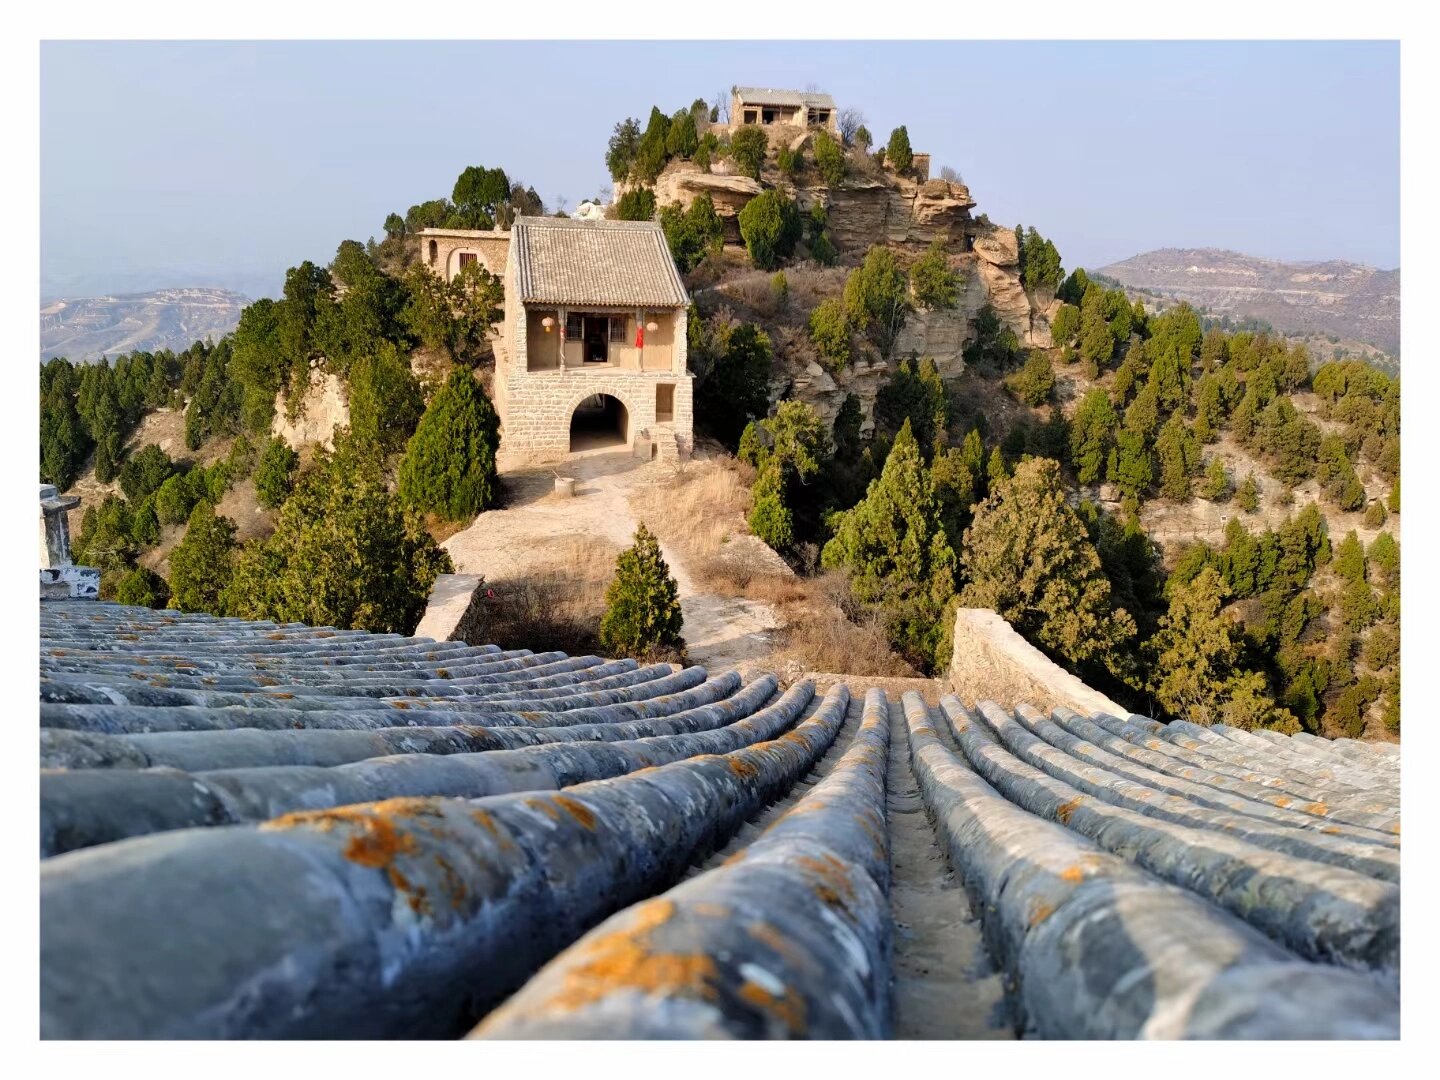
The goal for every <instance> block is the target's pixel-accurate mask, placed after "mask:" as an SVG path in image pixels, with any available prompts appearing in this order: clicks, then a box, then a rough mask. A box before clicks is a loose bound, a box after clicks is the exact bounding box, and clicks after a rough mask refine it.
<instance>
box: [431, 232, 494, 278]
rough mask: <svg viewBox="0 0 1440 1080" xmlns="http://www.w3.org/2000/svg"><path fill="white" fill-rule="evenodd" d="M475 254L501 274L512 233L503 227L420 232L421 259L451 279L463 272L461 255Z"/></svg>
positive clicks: (491, 268)
mask: <svg viewBox="0 0 1440 1080" xmlns="http://www.w3.org/2000/svg"><path fill="white" fill-rule="evenodd" d="M462 253H463V254H468V255H474V256H476V257H477V258H478V259H479V261H480V265H481V266H483V267H485V269H486V270H488V271H490V273H492V274H494V275H495V276H496V277H501V276H503V275H504V273H505V262H506V260H507V258H508V257H509V253H510V234H509V233H508V232H506V231H504V230H502V229H493V230H489V231H482V230H478V229H477V230H469V229H454V230H444V229H441V230H435V231H434V232H430V231H426V232H422V233H421V234H420V261H421V262H423V263H424V264H425V265H426V266H428V267H430V269H431V270H434V271H435V272H436V273H437V274H440V273H443V274H444V276H445V279H446V280H447V281H448V280H450V279H451V278H453V277H454V276H455V275H456V274H458V273H459V272H460V256H461V254H462Z"/></svg>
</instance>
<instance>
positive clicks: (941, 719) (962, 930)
mask: <svg viewBox="0 0 1440 1080" xmlns="http://www.w3.org/2000/svg"><path fill="white" fill-rule="evenodd" d="M39 651H40V764H41V774H40V818H41V837H40V844H41V855H42V862H41V868H40V968H41V978H40V1009H41V1033H42V1036H43V1037H46V1038H166V1039H175V1038H325V1037H331V1038H333V1037H342V1038H377V1037H386V1036H388V1037H401V1038H417V1037H427V1036H447V1035H448V1036H454V1035H459V1034H464V1033H466V1032H471V1033H472V1034H474V1035H475V1036H476V1037H479V1038H597V1037H606V1038H632V1039H633V1038H719V1037H727V1038H820V1039H838V1038H882V1037H886V1036H889V1035H891V1034H894V1033H895V1032H896V1030H897V1028H898V1030H899V1031H900V1033H901V1034H907V1033H908V1034H910V1035H915V1034H916V1032H917V1029H916V1028H915V1026H914V1025H916V1024H928V1025H931V1026H929V1027H925V1028H924V1029H923V1031H921V1032H920V1034H922V1035H923V1036H924V1037H931V1038H935V1037H944V1038H955V1037H959V1036H961V1035H964V1034H966V1033H969V1035H971V1036H972V1037H973V1036H982V1035H983V1036H985V1037H994V1036H995V1035H997V1034H1002V1035H1003V1034H1007V1033H1008V1034H1013V1033H1014V1031H1013V1030H1012V1029H1013V1028H1014V1027H1022V1026H1023V1028H1024V1030H1026V1031H1028V1032H1029V1033H1031V1034H1034V1035H1038V1036H1043V1037H1056V1038H1070V1039H1073V1038H1092V1039H1094V1038H1109V1039H1114V1038H1182V1037H1190V1038H1219V1037H1230V1038H1260V1039H1264V1038H1396V1037H1398V1030H1399V999H1398V991H1397V986H1398V957H1399V889H1398V881H1399V836H1398V831H1399V811H1398V805H1399V804H1398V778H1399V759H1398V754H1397V753H1395V752H1394V751H1393V750H1392V749H1384V748H1381V747H1377V746H1374V745H1372V744H1368V743H1358V742H1353V741H1350V740H1337V741H1336V742H1333V743H1330V742H1324V741H1322V740H1319V739H1315V738H1312V737H1309V736H1298V735H1297V736H1294V737H1286V736H1282V735H1277V734H1273V733H1249V732H1241V731H1234V730H1231V729H1228V728H1224V727H1218V726H1217V727H1215V728H1196V727H1194V726H1193V725H1188V724H1178V723H1177V724H1171V725H1169V726H1162V725H1160V724H1157V723H1155V722H1154V721H1151V720H1147V719H1145V718H1143V717H1134V716H1131V717H1128V718H1126V719H1119V718H1115V717H1112V716H1107V715H1103V714H1097V715H1095V716H1093V717H1090V718H1086V717H1082V716H1079V715H1076V714H1075V713H1072V712H1069V711H1067V710H1065V709H1056V710H1054V711H1053V712H1052V713H1051V714H1050V716H1049V717H1046V716H1043V715H1041V714H1039V713H1038V712H1035V711H1034V710H1030V709H1027V708H1026V707H1023V706H1022V707H1020V708H1017V709H1016V710H1014V711H1013V712H1011V711H1008V710H1004V709H1000V708H997V707H995V706H993V705H991V704H989V703H982V704H981V705H980V706H978V707H977V708H976V709H974V710H971V709H968V708H966V707H965V706H964V705H962V704H961V703H960V702H959V701H958V700H957V699H956V698H954V697H952V696H948V695H947V696H944V697H942V698H940V703H939V708H936V707H934V706H931V705H927V704H926V702H925V701H924V700H923V699H922V698H921V697H920V696H919V695H918V694H916V693H913V692H911V693H906V694H905V695H904V697H903V699H902V700H898V701H897V700H895V699H893V698H891V699H888V700H887V697H886V695H885V694H884V693H883V692H882V691H881V690H879V689H871V690H869V691H868V692H866V693H865V694H864V698H863V702H862V700H861V698H860V695H859V693H858V692H857V693H856V695H855V696H854V697H852V696H851V693H850V692H849V690H848V689H847V687H846V686H845V685H844V684H843V683H840V682H836V683H835V684H834V685H832V686H830V688H829V689H828V690H826V691H825V692H824V693H823V694H822V693H820V692H818V691H817V689H816V687H815V685H814V683H812V682H811V681H809V680H801V681H799V682H797V683H796V684H795V685H793V686H791V687H789V688H788V689H784V688H782V687H781V686H780V685H779V682H778V680H777V679H776V678H775V676H773V675H758V676H753V677H751V678H750V680H749V681H748V682H747V681H745V680H743V679H742V678H741V677H740V676H739V675H738V674H736V673H735V672H727V673H724V674H721V675H718V676H712V675H711V674H709V673H708V672H706V671H705V670H704V669H703V668H699V667H688V668H684V669H677V668H675V667H672V666H671V665H668V664H658V665H648V666H642V665H640V664H638V663H636V662H635V661H633V660H619V661H606V660H603V659H601V658H600V657H595V656H586V657H570V656H566V655H565V654H563V653H555V652H552V653H542V654H538V655H537V654H533V653H531V652H529V651H528V650H524V649H518V650H504V649H500V648H498V647H496V646H493V645H486V646H471V645H467V644H464V643H461V642H453V641H445V642H437V641H433V640H430V639H426V638H407V637H402V636H400V635H396V634H368V633H363V632H360V631H346V630H336V629H330V628H323V627H322V628H314V627H307V626H301V625H298V624H293V623H288V624H275V623H269V622H246V621H242V620H239V619H221V618H214V617H211V616H207V615H185V614H179V613H173V612H158V611H151V610H149V609H147V608H133V607H123V606H120V605H115V604H109V603H101V602H99V601H93V600H92V601H82V600H56V601H45V602H42V604H41V614H40V650H39ZM922 810H923V811H924V813H921V811H922ZM892 850H893V851H894V853H895V856H896V857H895V858H894V859H893V860H892V857H891V852H892ZM947 860H948V864H949V865H950V866H951V867H953V869H954V872H955V877H956V878H958V879H959V880H960V881H962V882H963V883H964V885H965V889H964V890H961V889H958V888H955V886H954V884H953V881H951V880H950V878H949V877H948V874H949V871H948V870H947ZM921 895H923V897H924V899H923V902H922V903H920V904H919V905H918V907H917V906H912V907H911V908H909V909H907V908H906V905H907V904H910V905H914V904H915V899H914V898H915V897H916V896H921ZM892 904H893V905H894V906H893V907H892ZM909 912H919V913H920V914H919V918H920V920H921V921H922V925H916V924H915V923H914V922H911V923H906V920H907V919H909V920H913V919H915V917H916V916H915V915H914V914H910V913H909ZM927 926H928V927H929V928H930V929H929V930H928V931H927V929H926V927H927ZM942 926H943V931H939V930H937V929H936V928H937V927H942ZM982 929H983V935H982V932H981V931H982ZM927 935H928V936H927ZM988 949H993V950H994V952H993V953H990V952H988V951H987V950H988ZM637 957H639V958H641V960H640V961H638V963H639V964H640V968H638V969H637V967H636V964H637V961H636V959H635V958H637ZM906 957H908V964H909V966H908V967H904V966H902V965H903V964H904V963H905V960H906ZM651 961H653V963H651ZM647 965H648V966H647ZM921 970H929V971H930V972H933V974H932V975H931V976H929V977H928V978H927V979H922V978H921V976H920V975H919V974H917V972H919V971H921ZM897 971H901V972H902V973H903V972H908V974H907V975H905V976H904V978H905V979H906V980H907V981H908V983H909V984H910V989H909V992H908V993H906V994H903V995H894V997H895V1000H894V1005H895V1008H894V1009H893V1010H892V982H893V981H894V979H895V976H896V972H897ZM916 980H920V985H918V986H917V985H914V983H915V981H916ZM1007 986H1008V987H1010V990H1008V991H1007V990H1005V989H1004V987H1007ZM947 994H954V995H956V996H955V998H954V999H953V1000H947V998H946V996H945V995H947ZM1007 995H1008V996H1007ZM917 1001H923V1002H924V1003H925V1007H924V1008H919V1009H916V1010H915V1012H914V1013H913V1014H907V1011H906V1010H907V1009H908V1008H909V1007H910V1004H909V1003H911V1002H917ZM907 1015H909V1017H910V1018H909V1019H908V1020H907ZM917 1017H919V1019H917ZM907 1023H908V1024H909V1025H911V1026H909V1027H907V1026H906V1025H907ZM477 1025H478V1026H477ZM937 1025H948V1026H937ZM967 1025H968V1026H967Z"/></svg>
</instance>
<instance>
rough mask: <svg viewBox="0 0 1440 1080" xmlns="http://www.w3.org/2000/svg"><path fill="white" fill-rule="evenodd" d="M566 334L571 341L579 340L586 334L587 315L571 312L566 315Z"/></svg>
mask: <svg viewBox="0 0 1440 1080" xmlns="http://www.w3.org/2000/svg"><path fill="white" fill-rule="evenodd" d="M565 336H566V337H567V338H569V339H570V340H571V341H579V340H580V339H581V338H583V337H584V336H585V316H584V315H579V314H576V313H575V312H573V311H572V312H570V313H569V314H568V315H566V316H565Z"/></svg>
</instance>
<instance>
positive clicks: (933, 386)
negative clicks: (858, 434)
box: [875, 356, 950, 448]
mask: <svg viewBox="0 0 1440 1080" xmlns="http://www.w3.org/2000/svg"><path fill="white" fill-rule="evenodd" d="M907 423H908V424H909V425H910V429H911V431H912V432H913V433H914V435H915V441H916V442H918V443H919V444H920V446H921V447H922V448H925V447H932V446H934V445H935V442H936V440H937V439H940V438H943V437H944V435H945V429H946V428H947V427H948V426H949V424H950V395H949V393H948V392H947V391H946V389H945V383H944V380H942V379H941V378H940V371H939V369H938V368H937V367H936V366H935V361H934V360H932V359H930V358H929V357H928V356H927V357H926V358H925V359H924V360H921V361H920V362H919V363H918V364H917V363H916V362H915V361H914V360H913V359H905V360H901V361H900V363H899V364H898V365H896V368H895V373H894V374H893V375H891V376H890V378H888V379H886V380H885V382H884V384H883V385H882V386H881V387H880V391H879V393H877V394H876V395H875V424H876V427H877V428H878V429H879V430H880V431H882V432H884V433H885V434H887V435H892V434H896V433H898V432H899V430H900V428H901V427H902V426H904V425H905V424H907Z"/></svg>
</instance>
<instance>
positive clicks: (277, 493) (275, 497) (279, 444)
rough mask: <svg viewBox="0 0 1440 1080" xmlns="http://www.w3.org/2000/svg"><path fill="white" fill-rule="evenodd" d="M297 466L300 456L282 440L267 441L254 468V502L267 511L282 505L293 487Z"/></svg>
mask: <svg viewBox="0 0 1440 1080" xmlns="http://www.w3.org/2000/svg"><path fill="white" fill-rule="evenodd" d="M299 464H300V455H299V454H297V453H296V452H295V451H294V450H291V449H290V447H289V446H287V445H286V443H285V440H284V439H280V438H274V439H271V440H269V441H268V442H267V443H266V444H265V449H264V450H263V451H261V453H260V463H259V464H258V465H256V466H255V501H256V502H258V503H259V504H260V505H261V506H263V507H266V508H267V509H273V508H274V507H277V506H279V505H280V504H281V503H283V502H284V501H285V499H286V498H287V497H288V496H289V494H290V492H291V490H292V489H293V488H294V486H295V471H296V469H297V468H298V467H299Z"/></svg>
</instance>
